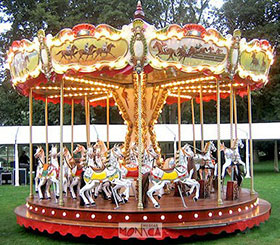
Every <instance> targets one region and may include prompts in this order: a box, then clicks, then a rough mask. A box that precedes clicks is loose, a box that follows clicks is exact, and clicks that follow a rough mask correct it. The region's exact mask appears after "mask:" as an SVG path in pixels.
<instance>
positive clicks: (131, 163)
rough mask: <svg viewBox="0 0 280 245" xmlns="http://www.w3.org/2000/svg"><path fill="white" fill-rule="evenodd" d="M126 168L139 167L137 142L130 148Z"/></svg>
mask: <svg viewBox="0 0 280 245" xmlns="http://www.w3.org/2000/svg"><path fill="white" fill-rule="evenodd" d="M125 166H126V168H137V167H138V147H137V145H136V143H135V142H134V143H132V144H131V147H130V148H129V155H128V159H127V164H126V165H125Z"/></svg>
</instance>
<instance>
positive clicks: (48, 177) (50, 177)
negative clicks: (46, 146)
mask: <svg viewBox="0 0 280 245" xmlns="http://www.w3.org/2000/svg"><path fill="white" fill-rule="evenodd" d="M50 159H51V161H50V165H49V166H46V167H45V168H44V169H43V171H42V175H41V178H40V182H39V185H38V194H39V198H40V199H43V198H44V196H43V193H42V190H41V187H42V186H43V185H44V184H46V183H47V186H46V195H47V199H50V198H51V195H50V192H49V187H50V184H51V183H54V184H55V185H54V189H55V195H56V198H58V197H59V164H58V160H57V147H56V145H53V146H52V148H51V151H50Z"/></svg>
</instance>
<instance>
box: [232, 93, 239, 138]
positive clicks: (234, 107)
mask: <svg viewBox="0 0 280 245" xmlns="http://www.w3.org/2000/svg"><path fill="white" fill-rule="evenodd" d="M233 109H234V126H235V139H237V137H238V134H237V104H236V93H235V90H234V89H233Z"/></svg>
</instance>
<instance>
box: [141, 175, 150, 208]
mask: <svg viewBox="0 0 280 245" xmlns="http://www.w3.org/2000/svg"><path fill="white" fill-rule="evenodd" d="M149 179H150V172H148V173H146V174H143V176H142V200H143V207H144V208H146V207H147V206H148V195H147V191H148V190H149V184H150V181H149Z"/></svg>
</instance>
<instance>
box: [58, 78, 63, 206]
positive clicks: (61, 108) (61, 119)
mask: <svg viewBox="0 0 280 245" xmlns="http://www.w3.org/2000/svg"><path fill="white" fill-rule="evenodd" d="M63 99H64V79H62V81H61V84H60V172H59V200H58V205H59V206H63V205H64V201H63V190H62V189H63V119H64V118H63V117H64V106H63V102H64V101H63Z"/></svg>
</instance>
